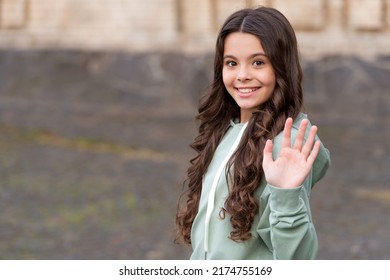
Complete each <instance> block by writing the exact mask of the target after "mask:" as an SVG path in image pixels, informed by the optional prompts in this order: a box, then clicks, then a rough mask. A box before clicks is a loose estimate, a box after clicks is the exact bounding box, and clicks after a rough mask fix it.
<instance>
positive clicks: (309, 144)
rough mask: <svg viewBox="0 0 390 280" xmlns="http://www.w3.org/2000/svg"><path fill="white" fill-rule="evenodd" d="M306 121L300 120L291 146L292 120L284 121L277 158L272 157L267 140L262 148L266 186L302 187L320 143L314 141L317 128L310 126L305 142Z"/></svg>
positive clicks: (271, 144) (270, 146)
mask: <svg viewBox="0 0 390 280" xmlns="http://www.w3.org/2000/svg"><path fill="white" fill-rule="evenodd" d="M308 122H309V121H308V120H307V119H304V120H302V122H301V124H300V126H299V129H298V133H297V136H296V139H295V141H294V143H293V144H291V128H292V123H293V120H292V119H291V118H288V119H287V120H286V123H285V126H284V131H283V138H282V147H281V150H280V154H279V156H278V158H276V159H275V160H274V159H273V157H272V148H273V143H272V141H271V140H267V142H266V144H265V147H264V155H263V170H264V174H265V179H266V181H267V182H268V184H271V185H273V186H275V187H280V188H294V187H298V186H300V185H302V183H303V181H304V180H305V178H306V177H307V175H308V174H309V172H310V170H311V168H312V166H313V163H314V161H315V159H316V157H317V155H318V152H319V150H320V145H321V143H320V141H319V140H317V141H315V137H316V133H317V127H316V126H312V127H311V129H310V132H309V136H308V138H307V140H306V142H305V139H304V137H305V132H306V128H307V125H308Z"/></svg>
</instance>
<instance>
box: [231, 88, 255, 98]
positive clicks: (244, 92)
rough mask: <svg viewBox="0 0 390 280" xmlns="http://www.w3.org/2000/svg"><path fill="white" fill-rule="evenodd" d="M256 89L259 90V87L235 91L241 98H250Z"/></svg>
mask: <svg viewBox="0 0 390 280" xmlns="http://www.w3.org/2000/svg"><path fill="white" fill-rule="evenodd" d="M258 89H260V87H251V88H236V90H237V91H238V94H239V95H240V96H241V97H246V96H250V95H252V93H253V92H255V91H256V90H258Z"/></svg>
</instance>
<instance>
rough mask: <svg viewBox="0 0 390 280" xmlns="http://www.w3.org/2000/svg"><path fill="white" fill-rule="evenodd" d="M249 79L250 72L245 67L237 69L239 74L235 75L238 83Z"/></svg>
mask: <svg viewBox="0 0 390 280" xmlns="http://www.w3.org/2000/svg"><path fill="white" fill-rule="evenodd" d="M250 79H251V74H250V71H249V70H248V69H247V67H245V66H242V67H240V69H239V72H238V73H237V80H238V81H240V82H243V81H248V80H250Z"/></svg>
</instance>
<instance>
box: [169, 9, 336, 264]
mask: <svg viewBox="0 0 390 280" xmlns="http://www.w3.org/2000/svg"><path fill="white" fill-rule="evenodd" d="M301 82H302V70H301V66H300V63H299V57H298V49H297V42H296V38H295V33H294V30H293V29H292V27H291V25H290V23H289V22H288V20H287V19H286V18H285V17H284V16H283V15H282V14H281V13H280V12H278V11H277V10H275V9H272V8H267V7H260V8H256V9H243V10H240V11H237V12H235V13H233V14H232V15H231V16H230V17H229V18H228V19H227V20H226V22H225V23H224V24H223V26H222V29H221V31H220V33H219V35H218V38H217V42H216V53H215V61H214V80H213V83H212V86H211V88H210V91H209V93H208V94H207V95H206V96H205V97H204V98H203V99H202V100H201V103H200V106H199V110H198V111H199V114H198V116H197V119H198V120H199V121H200V126H199V135H198V136H197V137H196V138H195V140H194V142H193V143H192V145H191V147H192V148H193V149H194V150H195V151H196V153H197V154H196V156H195V157H194V158H193V159H192V160H191V161H190V162H191V166H190V167H189V168H188V174H187V175H188V178H187V180H186V182H187V185H188V188H187V190H186V191H185V193H183V194H186V199H185V203H184V205H183V206H182V207H181V206H180V205H179V207H178V212H177V215H176V223H177V228H178V236H177V239H179V240H182V241H184V242H185V243H189V244H192V249H193V252H192V255H191V259H313V258H315V256H316V253H317V236H316V231H315V228H314V225H313V222H312V217H311V213H310V204H309V197H310V192H311V189H312V187H313V185H314V184H315V183H316V182H317V181H318V180H320V179H321V178H322V177H323V176H324V175H325V172H326V170H327V169H328V166H329V162H330V158H329V152H328V150H327V149H326V148H325V147H324V146H323V145H322V144H321V143H320V141H319V139H318V137H317V136H316V131H317V127H316V126H311V124H310V123H309V121H308V119H307V117H306V115H305V114H303V113H301V109H302V101H303V98H302V87H301ZM293 120H294V121H293ZM270 139H272V141H271V140H270ZM183 194H182V197H183Z"/></svg>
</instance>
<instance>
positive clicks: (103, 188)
mask: <svg viewBox="0 0 390 280" xmlns="http://www.w3.org/2000/svg"><path fill="white" fill-rule="evenodd" d="M212 60H213V59H212V56H211V55H199V56H190V57H189V56H186V55H183V54H177V53H151V54H124V53H85V52H77V51H73V52H71V51H39V52H32V51H26V52H17V51H4V50H3V51H1V53H0V155H1V157H0V184H1V186H2V192H1V194H0V211H1V213H3V215H1V216H0V251H1V258H3V259H183V258H184V259H185V258H188V256H189V248H188V247H181V246H178V245H175V244H173V236H174V229H173V222H174V212H175V207H176V201H177V198H178V195H179V192H180V190H181V187H182V181H183V179H184V177H185V170H186V168H187V165H188V161H189V158H190V157H191V156H192V151H191V150H190V149H189V147H188V145H189V144H190V142H191V141H192V140H193V137H194V136H195V131H196V127H195V122H194V116H195V113H196V106H197V100H198V96H199V94H200V93H202V92H204V91H205V89H206V88H207V86H208V83H209V82H210V79H211V74H212ZM303 68H304V74H305V83H304V90H305V93H304V94H305V102H306V112H307V113H308V114H309V117H310V119H311V121H312V122H313V123H315V124H318V125H319V129H320V130H319V135H320V137H321V139H322V141H323V142H324V144H325V145H326V146H327V147H328V148H329V149H330V151H331V156H332V166H331V169H330V171H329V173H328V175H327V177H325V179H324V180H323V181H321V182H320V183H319V184H318V185H317V186H316V187H315V190H314V192H313V194H312V208H313V216H314V220H315V223H316V225H317V230H318V235H319V242H320V250H319V255H318V257H319V258H320V259H389V258H390V241H389V239H388V236H389V235H390V221H389V220H388V219H383V213H388V211H389V207H388V205H389V203H390V191H389V183H388V182H389V181H390V175H389V173H388V170H389V169H390V161H389V159H388V156H387V155H388V154H389V151H390V141H389V140H390V137H389V136H390V135H389V134H390V131H389V130H388V129H387V128H388V127H389V125H390V115H389V114H390V113H389V112H390V110H389V104H390V95H389V88H390V80H389V78H388V77H390V57H381V58H380V59H379V58H378V59H377V60H376V61H371V62H368V61H364V60H361V59H359V58H355V57H328V58H324V59H322V60H319V61H304V62H303Z"/></svg>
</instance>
